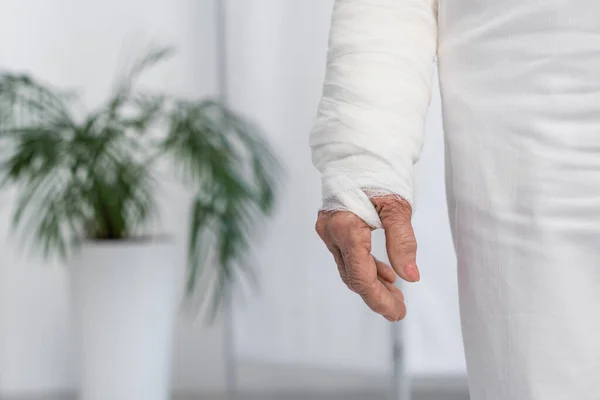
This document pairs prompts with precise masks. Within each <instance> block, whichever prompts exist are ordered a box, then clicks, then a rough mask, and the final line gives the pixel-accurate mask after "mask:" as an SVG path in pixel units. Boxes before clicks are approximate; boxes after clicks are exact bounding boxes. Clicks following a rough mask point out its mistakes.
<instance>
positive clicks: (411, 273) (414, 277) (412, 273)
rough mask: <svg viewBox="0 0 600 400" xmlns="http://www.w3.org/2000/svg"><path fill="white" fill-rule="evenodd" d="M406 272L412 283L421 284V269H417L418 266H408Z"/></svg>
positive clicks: (411, 264)
mask: <svg viewBox="0 0 600 400" xmlns="http://www.w3.org/2000/svg"><path fill="white" fill-rule="evenodd" d="M404 272H406V276H408V278H409V279H410V280H411V281H412V282H419V280H420V279H421V274H419V269H418V268H417V266H416V264H413V263H410V264H408V265H407V266H406V268H405V269H404Z"/></svg>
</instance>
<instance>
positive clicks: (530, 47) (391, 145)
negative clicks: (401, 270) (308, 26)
mask: <svg viewBox="0 0 600 400" xmlns="http://www.w3.org/2000/svg"><path fill="white" fill-rule="evenodd" d="M436 55H437V61H438V69H439V77H440V87H441V93H442V102H443V117H444V130H445V137H446V149H447V151H446V153H447V154H446V176H447V190H448V206H449V213H450V219H451V224H452V230H453V237H454V242H455V248H456V253H457V258H458V268H459V293H460V307H461V319H462V326H463V337H464V342H465V351H466V358H467V369H468V373H469V385H470V390H471V399H472V400H600V1H598V0H543V1H542V0H501V1H500V0H439V2H438V1H437V0H337V2H336V6H335V10H334V16H333V23H332V30H331V43H330V56H329V62H328V68H327V76H326V82H325V89H324V94H323V99H322V102H321V104H320V106H319V114H318V117H317V121H316V124H315V128H314V130H313V132H312V133H311V146H312V148H313V159H314V163H315V165H316V166H317V168H318V169H319V170H320V171H321V172H322V174H323V197H324V201H325V204H328V207H330V205H331V204H337V205H336V207H340V208H345V209H348V210H350V211H353V212H355V213H356V214H357V215H359V216H360V217H362V218H363V219H364V220H365V221H367V222H369V223H370V224H371V225H373V226H379V219H378V217H377V214H376V212H375V210H374V209H373V207H372V206H371V204H370V202H369V199H368V195H367V194H365V191H366V192H367V193H380V192H386V193H388V192H389V193H396V194H399V195H401V196H403V197H405V198H406V199H407V200H408V201H409V202H411V204H414V194H413V182H412V181H413V165H414V163H415V162H416V161H417V159H418V155H419V151H420V148H421V146H422V141H423V137H422V136H423V124H424V119H425V114H426V110H427V106H428V104H429V99H430V83H431V82H430V81H431V76H432V68H433V65H434V60H435V56H436ZM332 199H335V200H334V201H333V203H332ZM336 202H337V203H336Z"/></svg>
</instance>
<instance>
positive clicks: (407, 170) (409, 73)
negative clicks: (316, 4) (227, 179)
mask: <svg viewBox="0 0 600 400" xmlns="http://www.w3.org/2000/svg"><path fill="white" fill-rule="evenodd" d="M436 52H437V0H336V2H335V7H334V11H333V18H332V27H331V33H330V38H329V54H328V62H327V73H326V77H325V84H324V89H323V96H322V99H321V102H320V104H319V109H318V114H317V119H316V122H315V125H314V128H313V130H312V132H311V134H310V145H311V148H312V158H313V163H314V164H315V166H316V167H317V169H318V170H319V171H320V172H321V174H322V191H323V209H345V210H348V211H352V212H354V213H355V214H356V215H358V216H359V217H361V218H362V219H363V220H365V221H366V222H367V223H369V224H370V225H371V226H373V227H376V228H380V227H381V222H380V220H379V216H378V215H377V212H376V211H375V209H374V207H373V205H372V204H371V202H370V200H369V198H370V197H373V196H377V195H380V194H389V193H391V194H396V195H399V196H401V197H403V198H404V199H406V200H407V201H408V202H409V203H410V204H411V205H412V206H413V209H414V204H413V201H414V194H413V169H414V164H415V163H416V162H417V161H418V158H419V154H420V152H421V148H422V145H423V134H424V133H423V130H424V122H425V115H426V113H427V108H428V107H429V103H430V100H431V81H432V75H433V68H434V59H435V55H436Z"/></svg>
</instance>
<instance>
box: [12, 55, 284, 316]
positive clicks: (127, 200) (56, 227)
mask: <svg viewBox="0 0 600 400" xmlns="http://www.w3.org/2000/svg"><path fill="white" fill-rule="evenodd" d="M171 54H172V50H171V49H170V48H155V49H152V50H150V51H149V52H148V53H146V54H145V56H144V57H141V58H139V59H138V60H137V61H135V62H134V63H133V64H132V65H131V66H130V68H128V69H126V71H125V72H124V73H123V74H122V75H120V77H119V78H118V79H117V80H116V86H115V88H114V90H113V92H112V94H111V96H110V97H109V99H108V100H107V101H106V102H105V103H104V104H103V105H102V106H101V107H99V108H98V109H97V110H94V111H93V112H91V113H89V114H88V115H87V116H86V117H85V118H84V119H83V120H81V121H76V120H75V119H74V118H72V117H71V110H70V103H71V98H70V97H69V96H67V95H66V94H64V93H62V92H59V91H57V90H55V89H53V88H51V87H50V86H47V85H44V84H42V83H40V82H39V81H37V80H35V79H33V78H31V77H29V76H27V75H19V74H11V73H0V185H2V186H0V189H2V188H3V187H5V186H7V185H8V186H12V187H14V188H16V189H17V192H18V194H17V196H18V199H17V200H18V204H17V207H16V210H15V213H14V215H13V223H14V226H15V229H17V230H18V231H19V232H20V233H22V235H23V236H24V239H25V240H27V241H30V242H31V243H32V244H34V245H35V246H36V247H37V248H39V249H40V250H42V251H43V252H44V254H45V255H47V256H53V255H59V256H61V257H66V256H67V255H68V253H69V249H70V248H71V247H72V246H73V244H75V243H78V242H79V241H81V240H84V239H102V240H122V239H127V238H131V237H133V236H136V235H138V234H143V233H144V232H147V229H148V228H149V225H150V224H151V223H152V221H153V219H154V218H155V217H156V216H157V204H156V202H155V199H156V194H157V193H156V191H157V185H156V182H155V177H154V172H155V162H156V161H157V160H158V159H159V157H162V156H167V157H168V158H169V159H170V160H171V161H172V164H173V167H174V169H175V171H176V172H177V173H178V174H179V175H180V177H181V178H182V180H183V182H184V184H185V186H186V187H187V188H188V189H189V190H190V191H192V192H193V193H194V201H193V204H192V210H191V218H190V225H189V243H188V250H189V252H188V267H189V279H188V284H187V290H188V293H190V294H191V293H193V292H195V291H196V290H197V282H198V281H199V280H200V279H201V278H202V276H203V275H204V272H205V271H206V268H207V264H208V263H212V262H215V263H216V265H215V267H216V272H217V275H216V281H215V290H214V297H213V298H212V310H213V316H214V315H216V312H217V311H218V309H219V306H220V304H221V302H222V300H223V298H225V296H226V295H227V294H228V292H229V290H230V289H231V287H232V285H234V284H235V283H236V282H240V281H242V280H243V281H252V282H255V276H254V273H253V268H252V264H251V263H250V262H249V260H250V259H251V249H252V244H253V238H254V236H256V233H257V232H258V231H260V227H261V225H262V221H263V218H264V217H265V216H267V215H269V214H270V213H272V211H273V208H274V205H275V198H276V192H277V189H278V186H279V183H280V181H281V178H282V173H281V171H282V168H281V165H280V164H279V162H278V160H277V158H276V157H275V155H274V152H273V150H272V149H271V147H270V146H269V144H268V142H267V141H266V139H265V137H264V135H263V133H262V132H261V130H260V129H259V128H258V127H257V125H255V124H253V123H251V122H249V121H248V120H247V119H246V118H244V117H242V116H241V115H239V114H237V113H235V112H233V111H232V110H229V109H228V108H226V107H225V106H223V105H222V104H220V103H219V102H217V101H214V100H211V99H209V100H201V101H189V100H182V99H177V98H173V97H171V96H167V95H165V94H162V93H150V92H145V91H141V90H139V89H138V88H137V86H138V82H139V80H140V78H141V76H142V75H143V73H145V72H146V71H148V70H149V69H150V68H152V67H154V66H156V65H158V64H159V63H160V62H162V61H164V60H166V59H167V58H168V57H169V56H170V55H171ZM157 131H158V132H159V133H160V132H161V131H162V132H163V133H164V135H163V136H160V137H158V136H157V135H156V134H155V133H156V132H157Z"/></svg>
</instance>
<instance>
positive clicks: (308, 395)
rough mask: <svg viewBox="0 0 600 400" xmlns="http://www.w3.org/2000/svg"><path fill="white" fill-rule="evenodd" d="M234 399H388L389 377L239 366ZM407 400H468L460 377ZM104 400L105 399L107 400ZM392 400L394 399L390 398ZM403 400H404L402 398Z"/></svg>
mask: <svg viewBox="0 0 600 400" xmlns="http://www.w3.org/2000/svg"><path fill="white" fill-rule="evenodd" d="M238 372H239V377H238V385H239V390H238V393H239V395H238V396H237V397H236V399H235V400H392V399H390V398H389V397H387V396H386V393H385V391H386V390H388V388H389V386H390V377H389V376H386V375H380V374H375V375H373V374H365V373H357V372H354V373H352V372H348V371H339V370H318V369H314V368H306V367H305V368H302V367H289V366H286V367H282V366H279V365H275V366H274V365H265V364H258V363H255V362H253V363H249V364H241V365H240V366H239V371H238ZM412 389H413V396H412V399H410V400H468V399H469V396H468V392H467V383H466V379H465V377H464V376H458V377H447V376H446V377H437V378H436V377H431V376H428V377H420V378H419V377H416V378H414V379H413V380H412ZM0 400H76V396H75V395H74V394H54V395H49V394H46V395H38V396H29V397H2V396H0ZM107 400H108V399H107ZM173 400H229V399H227V398H226V397H224V396H223V395H214V394H198V393H194V394H177V395H175V396H173ZM393 400H396V399H393ZM403 400H404V399H403Z"/></svg>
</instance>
